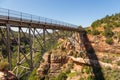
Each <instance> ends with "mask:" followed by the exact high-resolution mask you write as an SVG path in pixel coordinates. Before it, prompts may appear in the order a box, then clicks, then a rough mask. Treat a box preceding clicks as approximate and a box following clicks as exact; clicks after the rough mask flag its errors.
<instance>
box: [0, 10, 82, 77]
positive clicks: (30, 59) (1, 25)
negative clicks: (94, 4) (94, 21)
mask: <svg viewBox="0 0 120 80" xmlns="http://www.w3.org/2000/svg"><path fill="white" fill-rule="evenodd" d="M81 31H82V29H78V28H77V26H76V25H72V24H69V23H65V22H61V21H56V20H53V19H48V18H44V17H39V16H33V15H30V14H26V13H21V12H17V11H13V10H8V9H3V8H0V36H1V37H2V38H1V44H2V45H3V46H4V48H5V50H6V52H4V50H3V46H1V52H2V51H3V52H4V53H7V55H8V56H7V57H8V59H7V60H8V62H9V69H10V70H12V71H13V72H14V73H15V74H16V76H17V77H18V78H20V77H22V76H23V75H25V74H27V73H30V72H31V71H32V70H33V69H34V68H35V67H36V66H37V65H38V64H39V62H40V60H36V58H35V57H39V55H36V54H37V53H44V52H45V51H47V50H48V49H50V48H51V46H52V45H53V44H54V42H55V41H57V39H58V38H60V37H65V36H71V35H72V33H73V32H81ZM48 43H51V44H50V45H48ZM13 45H14V46H13ZM16 47H17V48H16ZM3 52H2V54H4V53H3ZM26 52H27V53H26ZM28 52H29V53H28ZM13 56H14V59H13ZM13 63H15V64H13Z"/></svg>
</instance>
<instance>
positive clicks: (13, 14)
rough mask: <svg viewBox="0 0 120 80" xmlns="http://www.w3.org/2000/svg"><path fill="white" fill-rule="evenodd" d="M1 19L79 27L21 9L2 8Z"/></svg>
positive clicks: (0, 11) (0, 9) (0, 10)
mask: <svg viewBox="0 0 120 80" xmlns="http://www.w3.org/2000/svg"><path fill="white" fill-rule="evenodd" d="M0 19H8V20H15V21H21V22H33V23H42V24H49V25H57V26H64V27H72V28H77V26H76V25H73V24H70V23H66V22H62V21H58V20H54V19H49V18H45V17H40V16H35V15H32V14H28V13H23V12H19V11H14V10H9V9H4V8H0Z"/></svg>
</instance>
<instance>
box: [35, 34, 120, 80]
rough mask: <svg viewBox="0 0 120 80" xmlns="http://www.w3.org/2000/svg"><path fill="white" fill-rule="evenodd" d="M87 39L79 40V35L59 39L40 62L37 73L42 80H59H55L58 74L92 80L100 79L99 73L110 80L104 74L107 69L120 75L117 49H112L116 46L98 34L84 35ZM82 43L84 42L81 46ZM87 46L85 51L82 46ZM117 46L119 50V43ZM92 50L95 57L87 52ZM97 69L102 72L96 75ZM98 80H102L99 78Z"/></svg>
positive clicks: (71, 79)
mask: <svg viewBox="0 0 120 80" xmlns="http://www.w3.org/2000/svg"><path fill="white" fill-rule="evenodd" d="M87 39H89V41H87V40H86V38H85V39H83V40H82V38H81V37H80V34H77V33H76V34H73V36H72V37H69V38H67V39H62V38H60V39H59V40H58V46H57V47H56V48H55V49H53V50H51V51H49V52H47V53H45V54H44V55H43V62H41V64H40V67H39V68H38V70H37V74H38V75H39V76H40V77H41V79H48V78H49V79H51V80H52V79H53V78H54V79H55V80H58V78H56V77H57V76H58V77H59V76H60V75H61V73H65V74H66V77H67V78H65V79H67V80H79V79H80V80H81V79H84V80H89V78H90V79H92V80H94V79H93V78H95V77H99V75H101V74H102V73H104V74H105V76H106V77H105V79H107V78H109V77H110V76H108V75H107V73H105V72H106V71H105V70H106V68H110V69H111V71H115V70H118V71H119V72H120V54H119V52H120V51H119V48H113V47H115V46H114V45H115V44H114V45H109V44H107V43H106V42H105V37H103V36H101V35H97V36H92V35H87ZM83 41H86V42H85V43H84V42H83ZM83 43H84V44H83ZM88 44H90V45H88ZM86 45H87V48H86V47H85V46H86ZM116 46H117V47H119V43H117V44H116ZM91 47H92V48H93V50H94V52H95V53H94V54H93V53H91V52H90V51H89V50H90V49H91ZM87 49H88V51H87ZM111 53H114V54H111ZM116 53H118V54H116ZM94 67H100V68H99V69H98V68H94ZM101 68H102V69H101ZM96 70H98V71H101V73H99V72H96V73H95V71H96ZM81 74H82V75H81ZM96 74H98V76H96ZM113 74H114V73H113ZM116 75H118V73H116ZM116 75H115V76H116ZM103 76H104V75H103ZM113 77H114V76H113ZM118 77H120V76H118ZM118 77H117V78H118ZM113 79H114V78H113ZM99 80H102V79H101V78H100V79H99Z"/></svg>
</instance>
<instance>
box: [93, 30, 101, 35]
mask: <svg viewBox="0 0 120 80" xmlns="http://www.w3.org/2000/svg"><path fill="white" fill-rule="evenodd" d="M92 34H93V35H99V34H100V32H99V31H98V30H96V29H93V31H92Z"/></svg>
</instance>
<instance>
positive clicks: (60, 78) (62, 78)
mask: <svg viewBox="0 0 120 80" xmlns="http://www.w3.org/2000/svg"><path fill="white" fill-rule="evenodd" d="M66 79H67V75H66V74H65V73H60V74H59V75H58V78H57V80H66Z"/></svg>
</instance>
